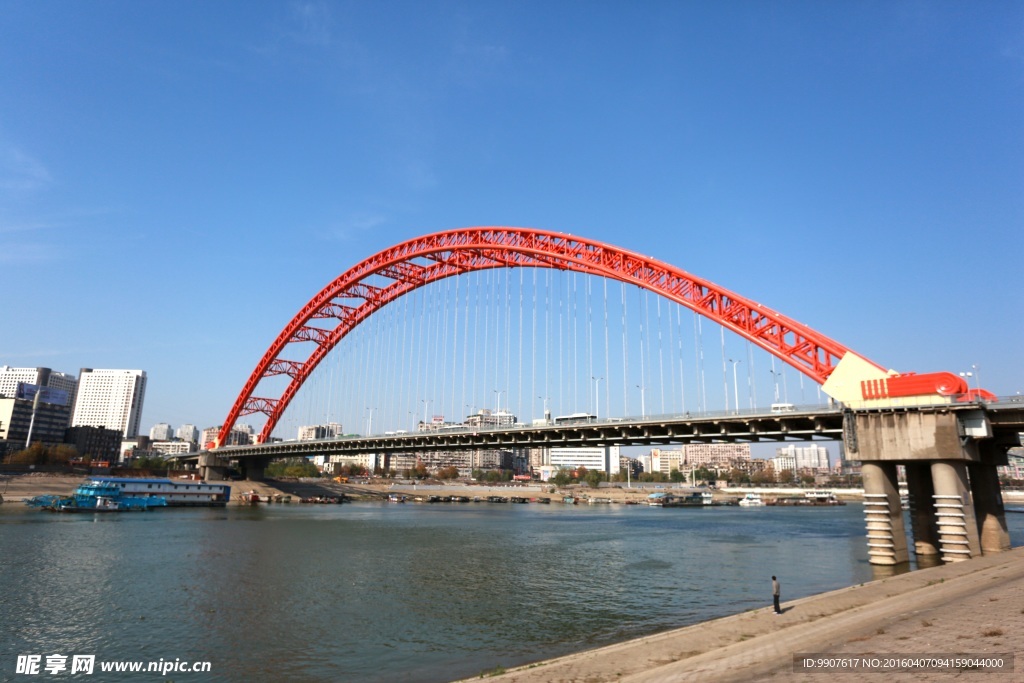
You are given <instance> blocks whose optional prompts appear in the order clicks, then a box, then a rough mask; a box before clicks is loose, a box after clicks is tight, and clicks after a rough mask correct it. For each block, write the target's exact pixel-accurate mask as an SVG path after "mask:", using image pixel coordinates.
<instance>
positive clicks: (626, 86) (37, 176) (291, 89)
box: [0, 0, 1024, 430]
mask: <svg viewBox="0 0 1024 683" xmlns="http://www.w3.org/2000/svg"><path fill="white" fill-rule="evenodd" d="M469 225H518V226H531V227H538V228H546V229H552V230H558V231H563V232H569V233H574V234H578V235H584V236H587V237H591V238H594V239H599V240H603V241H607V242H610V243H612V244H616V245H619V246H622V247H624V248H627V249H630V250H633V251H638V252H641V253H645V254H650V255H653V256H655V257H657V258H660V259H662V260H664V261H667V262H669V263H672V264H674V265H676V266H679V267H681V268H683V269H685V270H688V271H689V272H691V273H694V274H696V275H699V276H702V277H705V278H708V279H710V280H712V281H714V282H716V283H718V284H720V285H722V286H725V287H727V288H730V289H732V290H734V291H736V292H738V293H740V294H743V295H745V296H747V297H750V298H753V299H755V300H757V301H759V302H761V303H763V304H765V305H767V306H770V307H772V308H775V309H776V310H779V311H781V312H783V313H785V314H787V315H789V316H791V317H793V318H795V319H797V320H799V321H801V322H804V323H806V324H808V325H810V326H811V327H814V328H816V329H818V330H820V331H821V332H823V333H825V334H827V335H829V336H831V337H833V338H835V339H837V340H839V341H841V342H842V343H844V344H845V345H847V346H848V347H850V348H853V349H855V350H857V351H858V352H860V353H862V354H863V355H865V356H867V357H868V358H870V359H872V360H875V361H877V362H879V363H881V364H883V365H886V366H888V367H892V368H895V369H897V370H900V371H920V372H926V371H936V370H950V371H953V372H957V371H962V370H967V369H969V368H970V366H971V365H975V366H977V369H978V370H979V372H980V375H981V380H982V384H983V385H984V386H986V387H988V388H989V389H990V390H992V391H994V392H995V393H997V394H1000V395H1005V394H1011V393H1016V392H1017V391H1021V390H1024V364H1022V363H1021V360H1020V349H1021V338H1022V332H1024V327H1022V323H1021V317H1022V316H1021V314H1022V313H1024V306H1022V303H1024V298H1022V293H1021V292H1022V290H1021V286H1020V281H1021V275H1020V272H1021V271H1020V262H1021V255H1022V247H1024V237H1022V235H1024V5H1021V4H1020V3H1017V2H978V3H958V2H833V3H821V2H724V3H706V2H645V3H625V2H515V3H513V2H338V3H333V2H323V3H321V2H259V3H256V2H246V3H241V2H234V3H231V2H220V3H208V2H144V3H140V2H88V3H81V2H48V1H45V0H44V1H42V2H38V1H33V2H19V1H16V0H7V2H5V3H4V9H3V12H2V15H0V269H2V272H3V273H4V275H5V281H6V283H7V286H6V288H5V294H6V296H5V297H4V303H3V321H4V322H3V323H2V324H0V364H10V365H16V366H36V365H39V366H47V367H52V368H54V369H57V370H62V371H66V372H77V370H78V368H80V367H112V368H142V369H144V370H146V371H147V373H148V374H149V389H148V393H147V397H146V409H145V413H144V416H143V424H144V426H145V428H146V429H147V430H148V428H149V426H151V425H152V424H154V423H156V422H170V423H171V424H174V425H178V424H181V423H183V422H192V423H195V424H197V425H199V426H200V427H204V426H209V425H212V424H217V423H219V422H220V421H222V419H223V416H224V414H225V413H226V412H227V410H228V408H229V407H230V404H231V403H232V401H233V400H234V397H235V395H236V394H237V393H238V391H239V389H240V388H241V386H242V384H243V383H244V381H245V380H246V378H247V377H248V374H249V373H250V372H251V370H252V367H253V366H254V365H255V363H256V362H257V360H258V359H259V357H260V356H261V355H262V354H263V352H264V350H265V349H266V347H267V345H268V344H269V343H270V342H271V341H272V340H273V338H274V337H275V336H276V335H277V333H278V332H279V331H280V329H281V328H282V327H283V326H284V324H285V323H286V322H287V321H288V320H289V319H290V318H291V317H292V315H293V314H294V313H295V311H296V310H297V309H298V308H299V307H300V306H301V305H302V304H304V303H305V302H306V301H307V300H308V299H309V298H310V297H311V296H312V295H313V294H315V293H316V291H317V290H319V289H320V288H321V287H322V286H323V285H325V284H326V283H327V282H329V281H330V280H332V279H333V278H334V277H336V276H337V275H338V274H340V273H341V272H343V271H344V270H346V269H347V268H348V267H349V266H351V265H353V264H354V263H356V262H358V261H360V260H362V259H363V258H365V257H367V256H369V255H371V254H373V253H375V252H377V251H379V250H381V249H384V248H386V247H388V246H390V245H392V244H394V243H396V242H399V241H402V240H404V239H408V238H411V237H414V236H417V235H420V234H425V233H429V232H435V231H439V230H444V229H448V228H455V227H462V226H469Z"/></svg>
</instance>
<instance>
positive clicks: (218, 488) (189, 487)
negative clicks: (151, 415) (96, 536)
mask: <svg viewBox="0 0 1024 683" xmlns="http://www.w3.org/2000/svg"><path fill="white" fill-rule="evenodd" d="M230 497H231V487H230V486H228V485H227V484H207V483H205V482H195V481H189V480H182V481H174V480H171V479H134V478H131V477H93V478H91V479H87V480H86V481H84V482H82V483H81V484H79V485H78V488H77V489H75V492H74V494H72V495H71V496H54V495H47V496H36V497H35V498H31V499H29V500H27V501H25V502H26V504H28V505H31V506H34V507H40V508H45V509H47V510H53V511H56V512H126V511H131V510H149V509H152V508H156V507H223V506H224V505H227V502H228V500H229V498H230Z"/></svg>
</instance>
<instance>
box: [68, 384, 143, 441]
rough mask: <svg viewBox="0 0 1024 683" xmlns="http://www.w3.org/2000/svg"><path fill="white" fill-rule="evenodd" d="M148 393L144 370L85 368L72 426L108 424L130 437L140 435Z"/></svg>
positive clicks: (102, 425)
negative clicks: (140, 425)
mask: <svg viewBox="0 0 1024 683" xmlns="http://www.w3.org/2000/svg"><path fill="white" fill-rule="evenodd" d="M145 396H146V373H145V371H144V370H93V369H92V368H82V371H81V373H80V374H79V377H78V392H77V394H76V395H75V407H74V410H73V411H72V416H71V426H72V427H78V426H86V427H106V428H107V429H116V430H118V431H120V432H121V433H122V434H123V435H124V436H125V437H126V438H132V437H135V436H138V434H139V422H140V421H141V420H142V402H143V399H144V398H145Z"/></svg>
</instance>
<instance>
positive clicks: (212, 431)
mask: <svg viewBox="0 0 1024 683" xmlns="http://www.w3.org/2000/svg"><path fill="white" fill-rule="evenodd" d="M223 426H224V425H217V426H216V427H207V428H206V429H204V430H203V432H202V434H201V436H200V437H199V446H200V448H212V447H213V444H214V443H216V442H217V437H218V436H219V435H220V430H221V428H222V427H223ZM255 440H256V434H255V430H253V428H252V426H251V425H235V427H234V428H233V429H232V430H231V433H230V434H228V440H227V443H222V444H221V446H248V445H249V444H252V443H255Z"/></svg>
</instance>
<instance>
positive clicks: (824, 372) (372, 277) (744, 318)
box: [217, 227, 847, 446]
mask: <svg viewBox="0 0 1024 683" xmlns="http://www.w3.org/2000/svg"><path fill="white" fill-rule="evenodd" d="M525 267H530V268H556V269H560V270H570V271H575V272H579V273H586V274H588V275H600V276H602V277H607V278H612V279H615V280H620V281H622V282H626V283H629V284H634V285H637V286H638V287H643V288H645V289H648V290H650V291H652V292H654V293H656V294H659V295H661V296H663V297H665V298H666V299H670V300H672V301H675V302H677V303H679V304H682V305H683V306H686V307H687V308H689V309H691V310H693V311H694V312H696V313H699V314H700V315H703V316H705V317H706V318H708V319H710V320H712V321H714V322H716V323H718V324H720V325H723V326H725V327H726V328H728V329H730V330H732V331H733V332H735V333H736V334H738V335H740V336H741V337H743V338H745V339H748V340H750V341H751V342H753V343H754V344H757V345H758V346H759V347H761V348H762V349H765V350H766V351H768V352H769V353H771V354H773V355H775V356H776V357H777V358H779V359H781V360H782V361H784V362H786V363H788V364H790V365H792V366H793V367H794V368H796V369H797V370H799V371H800V372H802V373H804V374H805V375H807V376H808V377H810V378H811V379H813V380H814V381H816V382H819V383H822V382H824V381H825V379H827V378H828V376H829V374H831V372H832V370H833V369H834V368H835V366H836V364H838V362H839V361H840V359H842V357H843V355H844V354H845V353H846V351H847V349H846V347H844V346H843V345H842V344H839V343H838V342H836V341H834V340H832V339H829V338H828V337H826V336H825V335H822V334H819V333H818V332H815V331H814V330H812V329H811V328H809V327H807V326H805V325H801V324H800V323H798V322H796V321H794V320H791V319H789V318H787V317H785V316H784V315H781V314H780V313H777V312H775V311H773V310H771V309H768V308H765V307H764V306H762V305H761V304H758V303H756V302H754V301H751V300H749V299H745V298H743V297H741V296H739V295H737V294H734V293H733V292H730V291H729V290H727V289H724V288H722V287H719V286H717V285H715V284H713V283H711V282H708V281H707V280H703V279H701V278H698V277H695V276H693V275H690V274H689V273H687V272H685V271H683V270H681V269H679V268H676V267H675V266H672V265H669V264H667V263H664V262H662V261H658V260H657V259H653V258H649V257H646V256H640V255H639V254H634V253H632V252H629V251H626V250H624V249H620V248H618V247H614V246H611V245H608V244H603V243H601V242H598V241H595V240H588V239H585V238H581V237H575V236H571V235H565V234H561V233H555V232H548V231H544V230H534V229H529V228H506V227H475V228H464V229H461V230H451V231H447V232H439V233H435V234H432V235H426V236H423V237H418V238H416V239H413V240H409V241H408V242H403V243H401V244H398V245H395V246H393V247H391V248H389V249H385V250H384V251H382V252H380V253H378V254H375V255H373V256H371V257H370V258H368V259H366V260H365V261H363V262H361V263H359V264H357V265H355V266H353V267H352V268H350V269H349V270H348V271H346V272H345V273H343V274H342V275H340V276H339V277H338V278H337V279H335V280H334V281H333V282H331V283H330V284H329V285H327V286H326V287H324V288H323V290H321V291H320V292H319V293H318V294H317V295H316V296H314V297H313V298H312V299H310V301H309V303H307V304H306V305H305V306H303V307H302V308H301V309H300V310H299V312H298V313H297V314H296V315H295V317H294V318H292V320H291V322H289V323H288V325H286V326H285V328H284V329H283V330H282V331H281V334H279V335H278V336H277V339H275V340H274V342H273V344H271V345H270V348H269V349H267V352H266V353H265V354H263V357H262V358H261V359H260V362H259V364H258V365H257V366H256V369H255V370H253V372H252V375H251V376H250V377H249V381H247V382H246V383H245V386H244V387H243V389H242V391H241V393H239V395H238V398H237V399H236V400H235V403H234V405H233V406H232V408H231V412H229V413H228V416H227V418H226V419H225V420H224V425H223V426H222V428H221V431H220V435H219V437H218V440H217V445H218V446H219V445H221V444H224V443H227V437H228V435H229V434H230V432H231V429H232V428H233V427H234V424H235V421H236V420H237V419H238V418H239V417H241V416H243V415H251V414H253V413H262V414H263V415H265V416H266V417H267V422H266V425H265V426H264V427H263V431H262V432H261V433H260V436H259V439H258V440H259V442H260V443H263V442H265V441H266V440H267V439H268V438H269V436H270V434H271V433H272V432H273V430H274V427H275V426H276V425H277V422H278V420H280V418H281V416H282V414H283V413H284V411H285V409H286V408H287V407H288V404H289V403H290V402H291V400H292V398H294V396H295V394H296V392H298V390H299V388H300V387H302V384H303V382H305V381H306V379H307V378H308V377H309V376H310V375H311V374H312V372H313V370H315V369H316V367H317V365H318V364H319V363H320V361H321V360H323V359H324V357H325V356H326V355H327V354H328V353H329V352H330V351H331V349H333V348H334V347H335V345H337V344H338V342H340V341H341V340H342V339H344V338H345V336H346V335H347V334H348V333H349V332H351V331H352V330H353V329H354V328H355V327H356V326H357V325H359V324H360V323H362V322H363V321H364V320H366V319H367V318H368V317H369V316H370V315H372V314H373V313H374V312H375V311H377V310H378V309H380V308H381V307H383V306H385V305H386V304H388V303H390V302H391V301H394V300H395V299H398V298H399V297H401V296H403V295H404V294H407V293H408V292H410V291H412V290H414V289H416V288H418V287H422V286H423V285H426V284H429V283H431V282H435V281H437V280H442V279H444V278H446V277H451V276H453V275H460V274H462V273H469V272H472V271H477V270H485V269H488V268H525ZM371 282H372V283H375V284H371ZM314 322H315V323H317V324H313V323H314ZM325 323H326V324H325ZM310 343H312V351H311V352H310V351H308V349H309V346H310ZM295 356H299V357H298V358H296V357H295ZM277 375H287V376H288V377H290V378H291V380H290V382H289V383H288V385H287V388H286V389H285V390H284V392H283V393H281V395H280V396H278V397H262V396H258V395H257V393H256V392H257V390H258V388H259V385H260V382H261V381H262V380H263V379H264V378H267V377H272V376H277Z"/></svg>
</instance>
